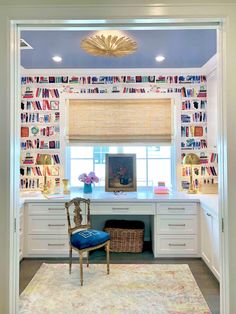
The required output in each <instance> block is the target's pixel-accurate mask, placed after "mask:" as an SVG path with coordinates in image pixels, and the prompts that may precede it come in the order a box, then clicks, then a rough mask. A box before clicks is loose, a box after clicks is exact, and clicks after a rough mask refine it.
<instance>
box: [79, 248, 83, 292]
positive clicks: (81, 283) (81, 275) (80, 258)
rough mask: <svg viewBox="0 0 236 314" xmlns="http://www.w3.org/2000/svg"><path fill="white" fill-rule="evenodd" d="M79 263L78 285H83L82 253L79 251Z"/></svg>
mask: <svg viewBox="0 0 236 314" xmlns="http://www.w3.org/2000/svg"><path fill="white" fill-rule="evenodd" d="M79 263H80V285H81V286H83V254H82V253H79Z"/></svg>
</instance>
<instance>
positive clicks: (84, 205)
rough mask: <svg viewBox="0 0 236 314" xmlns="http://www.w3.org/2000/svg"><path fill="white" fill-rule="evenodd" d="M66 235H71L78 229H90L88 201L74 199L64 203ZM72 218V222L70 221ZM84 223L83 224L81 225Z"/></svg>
mask: <svg viewBox="0 0 236 314" xmlns="http://www.w3.org/2000/svg"><path fill="white" fill-rule="evenodd" d="M65 208H66V214H67V222H68V233H69V235H71V234H72V233H73V232H74V231H76V230H79V229H89V228H91V222H90V199H86V198H81V197H76V198H73V199H72V200H70V201H69V202H66V203H65ZM72 218H73V220H72ZM84 221H85V223H83V222H84Z"/></svg>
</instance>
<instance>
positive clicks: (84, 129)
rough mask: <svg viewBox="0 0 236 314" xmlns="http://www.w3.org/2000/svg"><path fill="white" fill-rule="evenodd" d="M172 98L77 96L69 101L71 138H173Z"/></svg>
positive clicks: (107, 140) (119, 140) (86, 140)
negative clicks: (87, 97) (104, 98)
mask: <svg viewBox="0 0 236 314" xmlns="http://www.w3.org/2000/svg"><path fill="white" fill-rule="evenodd" d="M171 113H172V110H171V99H141V100H140V99H132V100H131V99H129V100H127V99H119V100H116V99H106V100H97V99H96V100H94V99H89V100H84V99H73V100H69V102H68V111H67V121H68V125H67V128H66V129H67V138H68V139H69V142H76V143H79V142H84V143H89V142H93V143H94V142H99V143H104V142H105V143H131V142H133V143H144V142H149V143H150V142H170V141H171V136H172V117H171Z"/></svg>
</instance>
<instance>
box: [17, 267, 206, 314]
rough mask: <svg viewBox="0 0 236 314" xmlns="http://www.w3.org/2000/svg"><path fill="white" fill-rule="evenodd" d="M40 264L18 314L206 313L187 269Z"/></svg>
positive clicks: (27, 288)
mask: <svg viewBox="0 0 236 314" xmlns="http://www.w3.org/2000/svg"><path fill="white" fill-rule="evenodd" d="M110 268H111V269H110V275H107V274H106V265H105V264H91V265H90V266H89V268H87V267H86V266H85V265H84V286H82V287H81V286H80V276H79V265H78V264H74V265H72V274H71V275H69V266H68V265H67V264H43V265H42V266H41V268H40V269H39V270H38V272H37V273H36V274H35V276H34V278H33V279H32V281H31V282H30V283H29V285H28V286H27V287H26V289H25V290H24V291H23V293H22V294H21V296H20V303H19V313H20V314H41V313H44V314H47V313H50V314H53V313H56V314H75V313H80V314H93V313H94V314H100V313H101V314H120V313H122V314H131V313H132V314H133V313H135V314H137V313H138V314H139V313H140V314H141V313H142V314H190V313H191V314H210V313H211V312H210V310H209V308H208V306H207V304H206V301H205V300H204V298H203V296H202V294H201V292H200V290H199V288H198V286H197V284H196V282H195V279H194V277H193V275H192V273H191V271H190V269H189V267H188V265H163V264H161V265H160V264H111V265H110Z"/></svg>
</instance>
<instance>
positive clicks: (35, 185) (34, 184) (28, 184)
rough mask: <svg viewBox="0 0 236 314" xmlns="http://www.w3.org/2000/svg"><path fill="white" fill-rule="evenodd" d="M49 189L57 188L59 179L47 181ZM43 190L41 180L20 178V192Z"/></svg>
mask: <svg viewBox="0 0 236 314" xmlns="http://www.w3.org/2000/svg"><path fill="white" fill-rule="evenodd" d="M47 185H48V187H49V188H53V187H55V188H58V187H59V186H60V178H53V179H52V178H50V179H49V180H48V181H47ZM42 188H43V181H42V178H22V179H20V189H21V190H35V191H36V190H40V189H42Z"/></svg>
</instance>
